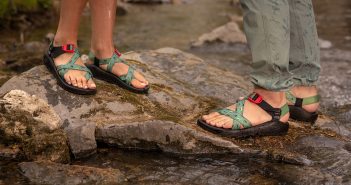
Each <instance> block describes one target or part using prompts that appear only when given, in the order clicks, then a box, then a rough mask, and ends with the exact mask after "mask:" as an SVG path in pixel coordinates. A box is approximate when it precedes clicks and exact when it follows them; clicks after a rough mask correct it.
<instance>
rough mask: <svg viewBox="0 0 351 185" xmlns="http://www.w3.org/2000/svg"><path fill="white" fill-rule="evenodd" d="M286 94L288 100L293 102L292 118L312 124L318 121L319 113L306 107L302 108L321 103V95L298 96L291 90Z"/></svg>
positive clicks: (291, 108)
mask: <svg viewBox="0 0 351 185" xmlns="http://www.w3.org/2000/svg"><path fill="white" fill-rule="evenodd" d="M285 95H286V98H287V100H288V102H289V103H292V105H289V109H290V117H291V119H294V120H297V121H303V122H309V123H312V124H314V123H315V122H316V120H317V119H318V113H317V112H308V111H306V110H305V109H304V108H302V106H304V105H311V104H315V103H319V101H320V95H316V96H311V97H307V98H297V97H295V96H294V95H293V94H292V93H291V92H290V91H288V92H286V93H285Z"/></svg>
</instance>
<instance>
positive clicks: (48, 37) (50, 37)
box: [45, 32, 55, 44]
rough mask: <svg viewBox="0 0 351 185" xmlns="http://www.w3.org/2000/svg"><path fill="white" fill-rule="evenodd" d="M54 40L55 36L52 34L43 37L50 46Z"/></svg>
mask: <svg viewBox="0 0 351 185" xmlns="http://www.w3.org/2000/svg"><path fill="white" fill-rule="evenodd" d="M54 38H55V34H54V33H52V32H49V33H47V34H46V35H45V41H46V42H47V43H48V44H50V43H51V42H52V41H53V40H54Z"/></svg>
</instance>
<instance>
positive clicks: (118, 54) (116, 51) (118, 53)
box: [115, 49, 122, 57]
mask: <svg viewBox="0 0 351 185" xmlns="http://www.w3.org/2000/svg"><path fill="white" fill-rule="evenodd" d="M115 53H116V55H117V56H118V57H120V56H122V53H120V52H119V51H118V50H117V49H115Z"/></svg>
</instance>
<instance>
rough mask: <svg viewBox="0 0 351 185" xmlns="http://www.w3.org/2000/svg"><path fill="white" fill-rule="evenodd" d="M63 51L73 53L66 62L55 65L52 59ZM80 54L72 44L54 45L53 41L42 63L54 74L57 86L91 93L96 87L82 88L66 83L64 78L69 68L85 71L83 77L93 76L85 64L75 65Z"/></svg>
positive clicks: (76, 92)
mask: <svg viewBox="0 0 351 185" xmlns="http://www.w3.org/2000/svg"><path fill="white" fill-rule="evenodd" d="M64 53H73V56H72V57H71V59H70V61H69V62H68V63H67V64H63V65H58V66H56V65H55V62H54V59H55V58H56V57H58V56H60V55H62V54H64ZM79 57H80V54H79V51H78V48H76V47H75V46H74V45H73V44H66V45H63V46H58V47H54V46H53V43H51V44H50V47H49V50H48V52H47V53H46V54H45V55H44V59H43V60H44V64H45V66H46V67H47V68H48V69H49V71H50V72H51V73H52V74H53V75H54V77H55V78H56V80H57V83H58V85H59V86H61V87H62V88H63V89H65V90H67V91H69V92H72V93H75V94H81V95H93V94H96V89H83V88H79V87H76V86H73V85H71V84H68V83H67V82H66V80H65V79H64V76H65V74H66V73H67V72H68V71H69V70H79V71H85V72H86V73H85V79H86V80H90V79H92V77H93V74H92V72H91V71H90V70H89V69H88V68H87V67H86V66H80V65H77V64H76V62H77V60H78V59H79Z"/></svg>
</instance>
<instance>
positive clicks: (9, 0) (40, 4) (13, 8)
mask: <svg viewBox="0 0 351 185" xmlns="http://www.w3.org/2000/svg"><path fill="white" fill-rule="evenodd" d="M51 5H52V0H1V1H0V18H4V17H5V16H8V15H15V14H16V13H17V12H19V11H20V12H33V11H40V10H42V9H48V8H50V7H51Z"/></svg>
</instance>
